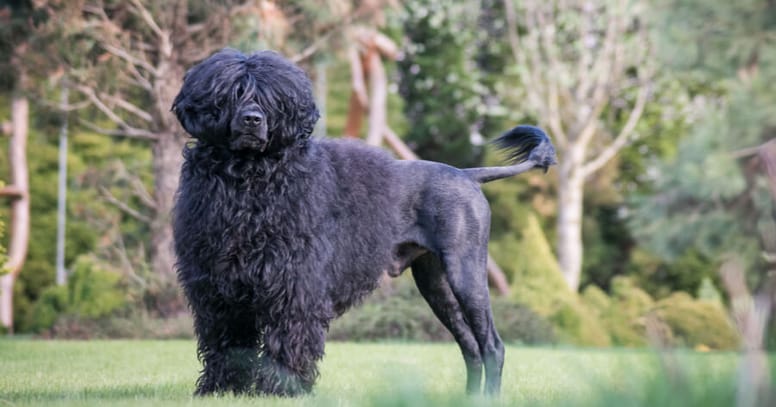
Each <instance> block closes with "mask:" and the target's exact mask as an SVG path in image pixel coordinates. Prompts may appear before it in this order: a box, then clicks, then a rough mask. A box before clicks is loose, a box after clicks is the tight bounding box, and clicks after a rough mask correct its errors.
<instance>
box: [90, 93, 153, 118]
mask: <svg viewBox="0 0 776 407" xmlns="http://www.w3.org/2000/svg"><path fill="white" fill-rule="evenodd" d="M100 98H102V99H106V100H109V101H111V102H113V103H114V104H116V106H118V107H120V108H122V109H124V110H126V111H127V112H129V113H132V114H134V115H135V116H137V117H139V118H141V119H143V120H145V121H146V122H149V123H151V122H153V120H154V119H153V117H151V114H150V113H148V112H146V111H145V110H143V109H141V108H139V107H137V106H135V105H134V104H132V103H130V102H128V101H127V100H126V99H123V98H120V97H118V96H114V95H108V94H105V93H100Z"/></svg>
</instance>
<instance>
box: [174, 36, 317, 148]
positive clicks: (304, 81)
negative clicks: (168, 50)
mask: <svg viewBox="0 0 776 407" xmlns="http://www.w3.org/2000/svg"><path fill="white" fill-rule="evenodd" d="M172 111H173V112H174V113H175V115H176V116H177V117H178V120H179V121H180V123H181V125H182V126H183V128H184V129H186V131H187V132H188V133H189V134H190V135H191V136H192V137H194V138H196V139H199V140H202V141H204V142H207V143H210V144H215V145H221V146H224V147H226V148H228V149H230V150H233V151H248V152H254V153H263V152H265V151H273V150H278V149H281V148H284V147H286V146H289V145H291V144H293V143H295V142H297V141H299V140H302V139H306V138H308V137H310V134H312V131H313V127H314V126H315V122H316V121H317V120H318V117H319V114H318V109H317V108H316V106H315V99H314V98H313V94H312V86H311V84H310V80H309V79H308V78H307V75H305V73H304V71H302V70H301V69H300V68H299V67H297V66H296V65H294V64H293V63H291V62H290V61H288V60H286V59H285V58H283V57H282V56H280V55H279V54H277V53H275V52H272V51H261V52H256V53H253V54H250V55H245V54H243V53H241V52H239V51H236V50H233V49H224V50H221V51H219V52H217V53H215V54H213V55H211V56H210V57H209V58H207V59H206V60H204V61H202V62H200V63H199V64H197V65H196V66H194V67H193V68H191V69H190V70H189V71H188V72H187V73H186V76H185V77H184V79H183V86H182V87H181V90H180V93H178V96H177V97H176V98H175V101H174V102H173V105H172Z"/></svg>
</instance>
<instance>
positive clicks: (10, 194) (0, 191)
mask: <svg viewBox="0 0 776 407" xmlns="http://www.w3.org/2000/svg"><path fill="white" fill-rule="evenodd" d="M26 195H27V191H24V190H22V189H21V188H19V187H17V186H15V185H6V186H4V187H2V188H0V197H3V198H11V199H19V198H21V197H24V196H26Z"/></svg>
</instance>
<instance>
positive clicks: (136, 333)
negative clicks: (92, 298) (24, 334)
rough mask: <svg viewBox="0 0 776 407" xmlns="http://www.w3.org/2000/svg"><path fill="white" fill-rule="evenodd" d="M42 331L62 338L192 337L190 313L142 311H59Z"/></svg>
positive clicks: (49, 335)
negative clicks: (95, 314)
mask: <svg viewBox="0 0 776 407" xmlns="http://www.w3.org/2000/svg"><path fill="white" fill-rule="evenodd" d="M43 335H44V336H45V337H50V338H61V339H118V338H121V339H191V338H193V337H194V330H193V323H192V320H191V316H190V315H188V314H181V315H179V316H177V317H171V318H164V319H162V318H152V317H149V316H148V315H147V314H146V313H144V312H134V313H131V314H129V315H126V316H109V317H104V318H98V319H90V318H84V317H82V316H78V315H67V314H65V315H62V316H60V317H59V318H57V320H56V322H55V323H54V325H53V326H52V327H51V328H50V329H48V330H46V331H45V332H44V333H43Z"/></svg>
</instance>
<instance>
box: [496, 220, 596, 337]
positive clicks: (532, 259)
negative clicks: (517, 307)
mask: <svg viewBox="0 0 776 407" xmlns="http://www.w3.org/2000/svg"><path fill="white" fill-rule="evenodd" d="M525 220H526V223H525V227H524V228H523V229H522V230H521V236H520V240H517V239H516V237H514V236H513V235H506V236H504V237H502V238H501V239H499V240H498V241H495V242H494V243H493V248H494V250H493V254H494V257H495V258H496V260H497V261H498V263H499V264H500V265H502V266H503V267H504V268H505V269H506V270H507V271H508V272H509V274H510V275H511V276H512V285H511V287H512V291H513V293H514V294H513V295H514V300H515V301H516V302H518V303H521V304H525V305H526V306H528V307H529V308H530V309H532V310H533V311H535V312H536V313H538V314H539V315H541V316H542V317H544V318H546V319H547V320H549V321H550V322H551V323H552V326H553V328H554V332H555V335H557V339H558V340H560V341H562V342H567V343H572V344H576V345H585V346H608V345H609V344H610V338H609V334H608V333H607V331H606V329H605V328H604V326H603V325H602V324H601V321H599V319H598V317H597V315H596V313H595V312H593V310H592V309H590V308H589V307H588V306H587V305H586V304H585V303H584V302H582V301H581V300H580V298H579V296H578V295H577V293H575V292H572V291H571V290H569V288H568V286H567V285H566V282H565V280H564V279H563V275H562V274H561V271H560V267H559V266H558V263H557V261H556V260H555V256H554V255H553V253H552V250H551V249H550V245H549V243H548V242H547V239H546V237H545V236H544V233H543V232H542V229H541V227H540V226H539V221H538V220H537V219H536V217H535V216H534V215H530V214H529V215H527V218H526V219H525Z"/></svg>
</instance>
